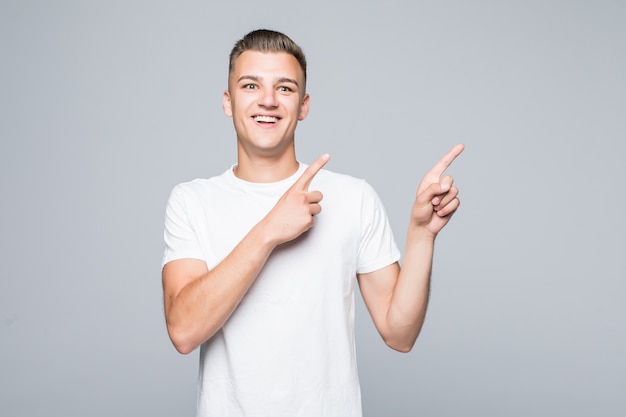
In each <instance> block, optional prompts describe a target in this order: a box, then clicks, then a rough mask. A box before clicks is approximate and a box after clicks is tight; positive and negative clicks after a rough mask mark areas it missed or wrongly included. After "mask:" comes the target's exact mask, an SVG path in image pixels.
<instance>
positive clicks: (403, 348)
mask: <svg viewBox="0 0 626 417" xmlns="http://www.w3.org/2000/svg"><path fill="white" fill-rule="evenodd" d="M385 344H386V345H387V346H389V347H390V348H391V349H393V350H395V351H397V352H400V353H409V352H410V351H411V350H412V349H413V346H415V341H413V342H400V341H389V340H385Z"/></svg>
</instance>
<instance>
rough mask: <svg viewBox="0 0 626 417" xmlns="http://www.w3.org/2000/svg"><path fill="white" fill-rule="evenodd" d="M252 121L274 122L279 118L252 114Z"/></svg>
mask: <svg viewBox="0 0 626 417" xmlns="http://www.w3.org/2000/svg"><path fill="white" fill-rule="evenodd" d="M253 119H254V121H255V122H257V123H272V124H273V123H276V122H278V121H279V120H280V119H279V118H278V117H274V116H254V118H253Z"/></svg>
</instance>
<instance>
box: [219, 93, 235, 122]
mask: <svg viewBox="0 0 626 417" xmlns="http://www.w3.org/2000/svg"><path fill="white" fill-rule="evenodd" d="M222 107H223V108H224V114H225V115H226V116H228V117H233V107H232V103H231V101H230V93H229V92H228V90H226V91H224V97H222Z"/></svg>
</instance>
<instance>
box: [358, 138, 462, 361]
mask: <svg viewBox="0 0 626 417" xmlns="http://www.w3.org/2000/svg"><path fill="white" fill-rule="evenodd" d="M463 149H464V147H463V145H456V146H454V147H453V148H452V149H451V150H450V151H449V152H448V153H447V154H446V155H444V156H443V157H442V158H441V159H440V160H439V162H437V164H436V165H435V166H434V167H433V168H432V169H431V170H430V171H428V173H426V175H425V176H424V178H423V179H422V181H421V182H420V184H419V186H418V189H417V196H416V199H415V203H414V204H413V208H412V209H411V220H410V223H409V228H408V231H407V239H406V248H405V252H404V262H403V265H402V268H400V266H399V265H398V264H397V263H395V264H392V265H389V266H387V267H385V268H383V269H380V270H378V271H374V272H371V273H368V274H361V275H359V277H358V279H359V286H360V288H361V293H362V294H363V300H364V301H365V304H366V306H367V309H368V310H369V312H370V314H371V316H372V319H373V320H374V324H375V325H376V328H377V330H378V331H379V333H380V334H381V336H382V337H383V340H384V341H385V343H387V345H389V346H390V347H391V348H393V349H395V350H398V351H401V352H408V351H410V350H411V349H412V348H413V345H414V344H415V340H416V339H417V336H418V335H419V333H420V330H421V329H422V325H423V324H424V318H425V316H426V307H427V306H428V295H429V290H430V275H431V269H432V260H433V253H434V247H435V238H436V236H437V234H438V233H439V232H440V231H441V229H443V227H444V226H445V225H446V224H447V223H448V221H449V220H450V218H451V217H452V215H453V214H454V212H455V211H456V209H457V208H458V207H459V204H460V202H459V199H458V198H457V195H458V192H459V191H458V189H457V188H456V187H455V186H453V178H452V177H450V176H444V175H443V173H444V171H445V170H446V169H447V168H448V166H450V164H451V163H452V162H453V161H454V159H455V158H456V157H457V156H458V155H459V154H460V153H461V152H462V151H463Z"/></svg>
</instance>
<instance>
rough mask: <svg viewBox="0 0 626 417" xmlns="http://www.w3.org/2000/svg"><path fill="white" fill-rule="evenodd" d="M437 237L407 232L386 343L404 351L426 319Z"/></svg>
mask: <svg viewBox="0 0 626 417" xmlns="http://www.w3.org/2000/svg"><path fill="white" fill-rule="evenodd" d="M434 246H435V235H433V234H432V233H430V232H429V231H427V230H425V229H424V228H420V227H411V228H410V229H409V231H408V232H407V240H406V248H405V253H404V261H403V264H402V268H401V269H400V272H399V275H398V280H397V282H396V285H395V288H394V291H393V294H392V296H391V299H390V302H389V308H388V310H387V317H386V319H387V320H386V321H387V326H388V329H387V331H388V335H387V337H386V339H385V340H386V342H387V343H388V344H389V345H390V346H392V347H394V348H395V349H398V350H401V351H408V350H410V349H411V348H412V347H413V344H414V343H415V340H416V339H417V336H418V335H419V333H420V330H421V329H422V325H423V324H424V319H425V317H426V309H427V306H428V297H429V292H430V275H431V271H432V261H433V253H434Z"/></svg>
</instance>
